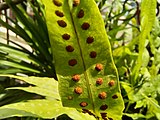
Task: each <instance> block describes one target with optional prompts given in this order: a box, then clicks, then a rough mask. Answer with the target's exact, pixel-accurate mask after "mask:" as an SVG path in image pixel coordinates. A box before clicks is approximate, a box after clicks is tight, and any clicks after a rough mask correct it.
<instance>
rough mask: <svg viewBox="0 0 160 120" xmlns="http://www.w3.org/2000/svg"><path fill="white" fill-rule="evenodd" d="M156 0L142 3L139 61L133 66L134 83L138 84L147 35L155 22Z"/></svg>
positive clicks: (146, 0)
mask: <svg viewBox="0 0 160 120" xmlns="http://www.w3.org/2000/svg"><path fill="white" fill-rule="evenodd" d="M156 3H157V1H156V0H143V1H142V4H141V34H140V36H139V56H138V59H137V63H136V65H135V67H134V68H133V73H132V84H133V85H135V84H137V82H138V81H137V78H138V76H139V70H140V68H141V66H142V65H143V57H144V54H143V53H144V52H145V47H146V46H145V43H146V40H147V36H150V31H151V30H152V26H153V24H154V22H155V17H156V11H155V9H156Z"/></svg>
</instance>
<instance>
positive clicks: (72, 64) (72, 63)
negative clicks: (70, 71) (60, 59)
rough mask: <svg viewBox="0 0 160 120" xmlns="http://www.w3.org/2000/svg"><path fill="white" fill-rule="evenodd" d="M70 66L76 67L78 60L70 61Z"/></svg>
mask: <svg viewBox="0 0 160 120" xmlns="http://www.w3.org/2000/svg"><path fill="white" fill-rule="evenodd" d="M68 64H69V65H70V66H74V65H76V64H77V60H76V59H71V60H69V61H68Z"/></svg>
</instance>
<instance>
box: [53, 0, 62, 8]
mask: <svg viewBox="0 0 160 120" xmlns="http://www.w3.org/2000/svg"><path fill="white" fill-rule="evenodd" d="M53 3H54V4H55V5H56V6H58V7H60V6H62V3H61V2H60V1H59V0H53Z"/></svg>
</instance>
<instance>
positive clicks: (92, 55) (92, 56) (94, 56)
mask: <svg viewBox="0 0 160 120" xmlns="http://www.w3.org/2000/svg"><path fill="white" fill-rule="evenodd" d="M89 55H90V57H91V58H96V56H97V53H96V52H95V51H92V52H90V54H89Z"/></svg>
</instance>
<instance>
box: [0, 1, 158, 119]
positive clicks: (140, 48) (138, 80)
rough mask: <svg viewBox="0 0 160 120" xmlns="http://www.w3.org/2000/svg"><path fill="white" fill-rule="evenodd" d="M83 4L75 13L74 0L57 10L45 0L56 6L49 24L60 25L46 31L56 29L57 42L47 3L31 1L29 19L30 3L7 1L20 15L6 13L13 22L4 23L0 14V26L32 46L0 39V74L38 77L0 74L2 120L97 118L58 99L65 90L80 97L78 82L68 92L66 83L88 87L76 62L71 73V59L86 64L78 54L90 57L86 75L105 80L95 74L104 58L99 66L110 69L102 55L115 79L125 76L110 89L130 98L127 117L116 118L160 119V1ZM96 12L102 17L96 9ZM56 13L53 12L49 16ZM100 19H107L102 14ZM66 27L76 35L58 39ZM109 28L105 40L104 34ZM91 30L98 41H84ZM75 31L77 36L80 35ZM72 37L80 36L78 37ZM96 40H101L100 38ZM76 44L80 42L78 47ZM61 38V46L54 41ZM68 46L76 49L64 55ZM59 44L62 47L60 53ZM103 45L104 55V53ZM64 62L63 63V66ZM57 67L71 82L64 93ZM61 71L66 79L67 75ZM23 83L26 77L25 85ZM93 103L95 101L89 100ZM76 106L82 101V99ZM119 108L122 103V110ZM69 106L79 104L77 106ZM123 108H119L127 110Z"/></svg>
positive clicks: (76, 8) (63, 78)
mask: <svg viewBox="0 0 160 120" xmlns="http://www.w3.org/2000/svg"><path fill="white" fill-rule="evenodd" d="M61 1H62V0H61ZM81 1H83V2H82V3H81V4H80V7H82V8H83V9H84V11H85V14H84V17H83V18H77V17H76V16H77V13H78V11H79V10H80V8H79V7H78V6H77V7H73V6H72V3H73V2H72V0H69V1H68V2H69V6H68V2H66V4H65V5H64V6H63V8H60V7H57V8H56V7H52V5H53V4H49V1H44V2H47V4H49V6H51V8H49V9H51V10H52V12H50V14H51V15H50V17H51V19H52V20H53V22H48V23H51V25H55V27H53V28H52V27H51V25H50V26H49V27H48V28H49V33H50V32H51V31H52V32H53V31H55V32H53V33H51V34H53V36H50V38H53V39H49V35H48V28H47V25H46V23H47V22H46V19H45V15H47V14H46V13H45V9H46V8H47V7H46V6H44V5H43V4H42V3H41V1H39V0H36V1H34V2H33V1H32V2H29V4H30V6H31V8H32V9H33V13H34V15H33V16H32V17H31V16H29V15H28V13H27V12H26V10H25V7H24V6H25V5H26V2H23V3H22V4H20V5H17V6H16V5H13V4H12V2H11V3H10V0H7V1H6V2H7V3H8V4H9V6H10V8H11V9H12V10H13V12H14V14H15V15H16V18H17V19H16V20H13V19H11V18H10V17H6V18H7V19H9V20H10V22H11V23H12V24H13V25H11V24H9V23H7V22H6V21H5V20H4V19H0V24H1V25H3V26H4V27H6V28H7V29H10V30H11V31H13V32H14V33H16V34H17V35H18V36H20V37H21V38H22V39H23V40H25V41H26V44H27V45H28V46H30V48H31V50H29V49H27V48H25V47H24V46H22V44H20V43H17V42H14V41H9V44H4V43H3V42H2V43H1V41H0V74H17V73H21V74H22V73H23V74H22V75H25V76H33V75H34V77H19V76H12V75H11V76H10V75H2V76H3V77H0V106H1V107H0V113H3V114H2V115H1V114H0V115H1V116H0V119H7V120H10V119H11V120H17V119H19V118H17V117H20V119H22V120H43V119H58V120H64V119H65V120H71V119H75V120H77V119H78V120H83V119H84V120H85V119H91V120H92V119H93V120H94V119H95V117H93V114H92V113H93V112H92V113H90V111H89V112H88V113H85V114H84V113H82V112H84V111H82V110H80V109H76V108H71V107H63V106H62V103H63V105H65V104H66V103H65V101H63V97H62V101H61V98H60V95H64V97H65V96H68V94H69V95H72V94H75V93H73V89H74V86H70V87H71V89H70V91H66V88H65V87H66V86H67V85H66V84H71V83H72V85H82V86H84V85H86V81H85V76H84V75H83V74H81V73H83V71H84V68H83V67H82V68H81V67H79V69H78V67H76V66H75V68H76V70H73V68H74V67H71V66H69V67H68V60H69V59H70V57H73V56H74V57H75V58H76V59H77V61H81V62H78V63H77V66H78V64H79V63H81V65H82V66H83V62H82V59H81V57H82V56H83V57H84V58H85V64H86V66H87V67H86V68H88V71H87V72H86V74H87V75H88V77H89V78H92V79H93V81H95V80H96V79H97V77H99V76H100V77H102V74H101V72H100V73H99V74H98V76H94V75H96V72H94V73H93V74H90V73H92V71H94V68H95V64H96V63H97V62H101V61H104V62H102V64H103V65H104V66H105V65H106V67H105V68H108V66H107V65H108V62H106V61H105V59H106V58H110V61H109V63H111V66H110V68H111V69H112V70H113V71H115V72H114V77H113V78H114V79H116V81H117V80H118V78H119V80H120V82H119V83H120V87H119V86H116V87H115V91H111V93H116V92H117V91H118V92H119V90H120V89H121V94H122V97H123V101H124V103H125V109H124V111H123V117H122V118H120V117H121V116H118V119H122V120H126V119H127V120H159V119H160V113H159V111H160V103H159V101H160V97H159V96H160V90H159V88H160V82H159V79H160V77H159V68H160V64H159V63H160V61H159V55H160V51H159V50H160V49H159V47H160V42H159V41H160V40H159V35H160V26H159V3H158V1H156V0H142V1H140V2H138V1H137V0H113V1H107V0H95V1H96V4H97V6H98V8H99V9H97V7H94V8H90V7H91V6H92V5H93V4H92V3H93V0H86V1H84V0H81ZM86 2H87V3H86ZM90 2H91V3H90ZM84 3H85V4H84ZM96 4H95V3H94V6H96ZM85 6H87V7H85ZM44 8H45V9H44ZM54 9H58V10H61V11H63V12H64V13H65V16H64V17H63V18H62V19H63V20H65V22H66V23H67V27H66V28H63V29H61V28H60V27H59V26H58V25H57V24H56V22H57V20H59V19H60V18H59V17H57V16H55V12H54V11H53V10H54ZM91 9H92V10H91ZM46 10H47V9H46ZM69 11H70V12H69ZM99 11H100V13H101V14H99ZM92 14H97V16H95V15H94V16H93V15H92ZM1 16H5V14H4V13H3V12H2V14H1ZM52 16H54V17H53V18H52ZM71 16H72V19H71ZM90 16H93V17H94V19H93V17H90ZM101 16H102V18H103V20H102V19H101ZM47 19H48V18H47ZM47 21H48V20H47ZM54 21H55V22H54ZM86 21H87V22H88V23H90V28H89V29H88V30H82V29H81V24H82V23H83V22H86ZM103 21H104V23H103ZM73 23H74V25H73ZM56 25H57V26H56ZM74 26H75V28H74ZM104 27H105V30H104ZM50 28H51V29H50ZM66 29H67V30H66ZM100 29H102V31H101V32H99V30H100ZM75 30H76V31H77V34H75ZM64 32H67V33H69V34H70V35H71V38H70V41H65V42H64V41H63V42H61V41H62V37H59V36H61V35H62V34H63V33H64ZM106 32H107V35H108V38H106V36H105V34H106ZM88 34H91V35H93V36H95V39H94V40H95V41H94V44H90V45H87V46H86V42H85V41H86V37H88ZM101 34H104V36H101ZM77 36H78V38H79V39H77ZM0 37H1V33H0ZM72 37H73V38H72ZM101 37H102V39H101ZM2 38H3V37H2ZM103 38H105V39H106V40H107V39H109V42H110V44H111V45H109V44H108V41H104V40H103ZM10 39H12V37H10ZM16 39H19V38H16ZM73 39H76V41H74V40H73ZM96 39H97V40H98V42H97V41H96ZM99 39H101V40H102V41H99ZM50 40H51V44H50ZM52 40H53V41H52ZM77 40H78V41H77ZM81 40H84V41H81ZM53 42H55V43H53ZM78 42H79V43H80V45H82V46H79V45H78ZM59 43H60V46H57V44H58V45H59ZM68 44H70V45H74V46H75V47H74V52H72V53H68V52H66V50H65V46H67V45H68ZM99 44H101V45H99ZM51 46H54V47H53V51H51ZM59 47H60V50H58V48H59ZM100 47H103V49H102V53H103V54H102V56H103V55H104V57H100V58H102V59H99V60H98V61H96V62H94V61H93V62H92V59H91V58H89V52H90V51H94V50H95V51H98V52H99V51H101V49H99V48H100ZM108 47H109V49H110V47H111V50H108V49H107V48H108ZM80 48H83V49H82V53H83V54H81V52H80V51H79V49H80ZM105 50H106V54H104V52H103V51H105ZM112 53H113V60H114V62H115V65H116V67H117V69H118V76H117V73H116V69H115V66H114V65H113V64H112V58H111V57H109V56H110V55H111V54H112ZM107 54H108V55H107ZM52 55H53V56H54V57H53V56H52ZM60 55H61V56H60ZM97 55H98V54H97ZM98 58H99V57H98ZM61 59H63V60H64V63H63V62H62V61H61ZM57 62H58V64H57V66H56V64H55V65H54V63H57ZM61 63H62V64H61ZM55 68H56V69H57V70H58V72H57V70H56V72H57V75H58V79H61V80H60V82H63V80H66V81H67V82H66V81H64V86H61V88H62V87H64V88H63V89H62V93H61V94H60V95H59V94H58V86H57V85H58V82H57V76H56V72H55ZM70 68H72V70H70ZM77 69H78V70H77ZM107 70H108V69H107ZM113 71H107V72H105V73H106V76H107V75H108V74H107V73H109V74H110V73H111V74H112V72H113ZM77 72H78V74H81V79H83V81H82V82H81V81H79V83H75V82H73V81H72V82H70V81H69V80H71V79H72V76H73V74H75V73H77ZM62 74H63V75H64V76H65V77H63V76H62ZM6 76H10V78H7V77H6ZM36 76H40V77H36ZM42 76H43V77H45V78H43V77H42ZM106 76H104V78H107V79H109V78H110V76H109V77H108V76H107V77H106ZM47 77H51V78H47ZM53 78H54V79H53ZM20 80H23V82H22V81H20ZM93 81H89V82H88V83H91V84H93V87H92V88H91V90H92V91H93V90H94V89H95V88H96V87H95V82H93ZM106 82H108V80H106ZM45 83H46V84H45ZM117 85H118V84H117ZM103 87H105V86H103ZM87 89H88V87H85V91H87ZM107 89H108V88H107ZM64 92H65V94H64ZM94 94H97V92H96V91H95V92H94ZM87 95H88V93H87V92H86V96H87ZM17 96H19V97H17ZM96 97H97V96H96ZM77 98H78V97H77ZM87 100H88V99H87ZM98 100H99V99H98ZM80 101H81V99H80ZM88 101H89V102H90V100H88ZM106 101H107V99H106ZM42 104H43V105H44V106H43V108H42V106H41V105H42ZM76 104H79V101H78V99H77V101H76ZM72 105H73V104H70V106H72ZM99 105H100V104H98V105H97V108H99ZM112 105H113V104H112ZM17 106H19V107H17ZM24 106H25V107H24ZM51 106H53V107H51ZM57 106H58V107H57ZM116 106H117V104H116ZM119 106H120V105H119ZM119 106H118V108H120V107H119ZM72 107H77V106H76V105H74V106H72ZM78 107H79V106H78ZM31 108H33V109H31ZM113 109H114V108H113ZM113 109H111V110H113ZM120 109H121V110H122V109H123V108H120ZM108 110H109V109H108ZM117 110H118V109H117ZM47 111H50V113H49V112H48V113H47ZM53 111H54V112H53ZM106 111H107V110H106ZM112 112H113V111H112ZM112 112H111V113H112ZM89 114H90V115H89ZM118 114H121V113H118ZM14 116H16V117H14ZM28 116H30V117H28ZM9 117H11V118H9Z"/></svg>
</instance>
